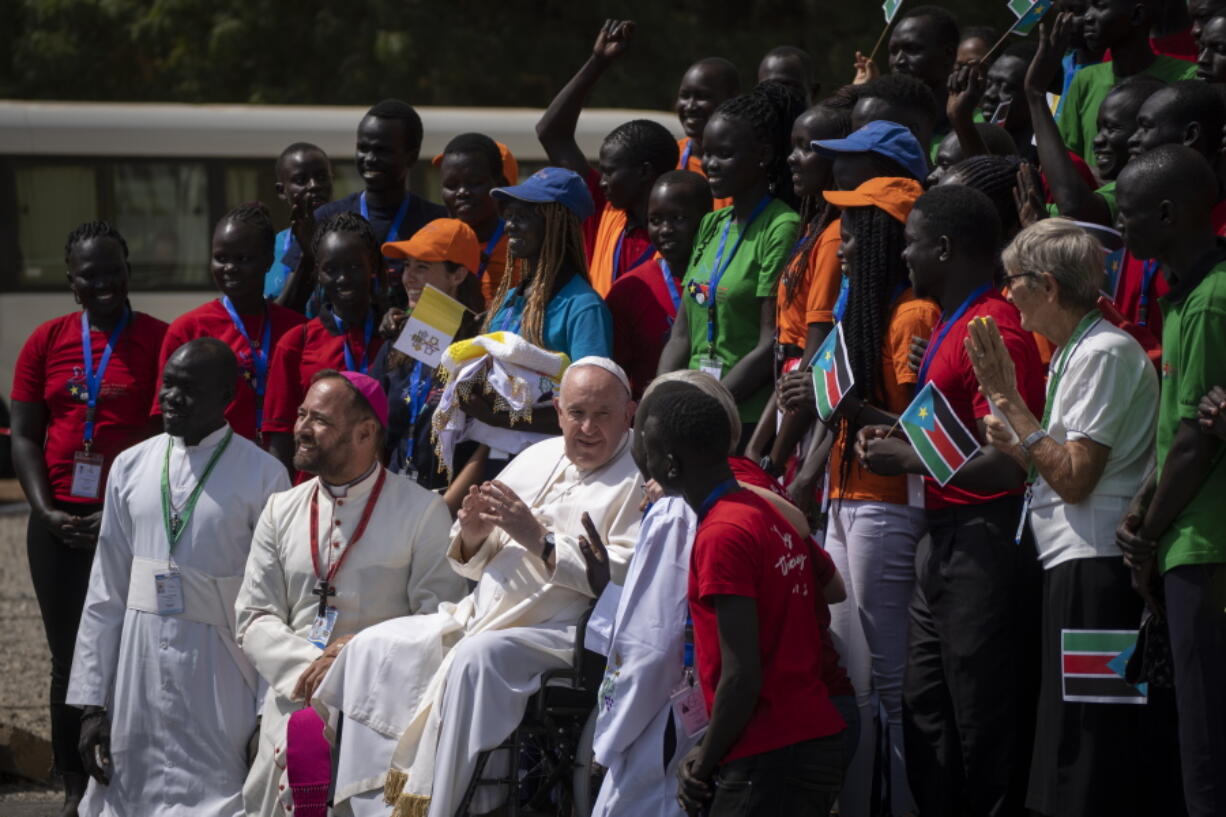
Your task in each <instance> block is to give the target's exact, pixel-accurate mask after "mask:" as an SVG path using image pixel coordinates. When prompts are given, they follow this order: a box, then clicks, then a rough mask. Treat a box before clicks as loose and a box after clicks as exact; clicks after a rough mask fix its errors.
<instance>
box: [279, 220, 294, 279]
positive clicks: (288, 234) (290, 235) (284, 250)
mask: <svg viewBox="0 0 1226 817" xmlns="http://www.w3.org/2000/svg"><path fill="white" fill-rule="evenodd" d="M292 246H294V230H293V228H290V229H289V230H286V231H285V243H284V244H283V245H282V246H281V266H283V267H285V268H286V269H287V270H289V271H290V272H293V271H294V268H293V267H291V266H290V265H289V264H287V263H285V256H286V255H288V254H289V248H290V247H292Z"/></svg>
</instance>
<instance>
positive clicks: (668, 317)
mask: <svg viewBox="0 0 1226 817" xmlns="http://www.w3.org/2000/svg"><path fill="white" fill-rule="evenodd" d="M709 212H711V188H710V187H709V186H708V185H707V179H706V177H705V176H700V175H698V174H697V173H694V172H693V171H690V170H672V171H669V172H668V173H665V174H664V175H663V176H661V177H660V178H659V179H657V180H656V184H655V187H653V188H652V190H651V198H650V199H648V201H647V234H648V235H649V236H650V237H651V243H652V244H653V245H655V248H656V251H657V255H656V257H655V258H652V259H651V260H650V261H648V262H647V263H645V264H641V265H640V266H638V267H635V268H634V269H633V270H631V271H630V272H627V273H626V274H625V275H623V276H621V277H620V278H618V279H617V281H616V282H615V283H614V284H613V287H612V289H610V290H609V294H608V296H606V297H605V303H606V304H607V305H608V307H609V312H611V313H612V314H613V359H614V360H616V361H617V362H618V363H619V364H621V367H622V368H623V369H625V370H626V374H627V375H628V376H629V377H630V391H631V393H632V394H633V395H634V398H635V399H636V400H637V399H638V398H639V397H641V396H642V394H643V390H644V389H646V388H647V384H648V383H650V382H651V381H652V380H654V379H655V376H656V369H657V368H658V366H659V363H660V353H661V352H662V351H664V344H665V343H667V342H668V334H669V332H670V331H671V330H672V328H673V321H674V320H676V318H677V310H678V309H679V308H680V305H681V279H682V278H684V277H685V270H686V266H687V265H688V264H689V262H690V250H692V249H693V247H694V236H695V234H697V232H698V224H699V223H700V222H701V221H702V217H703V216H705V215H706V214H707V213H709Z"/></svg>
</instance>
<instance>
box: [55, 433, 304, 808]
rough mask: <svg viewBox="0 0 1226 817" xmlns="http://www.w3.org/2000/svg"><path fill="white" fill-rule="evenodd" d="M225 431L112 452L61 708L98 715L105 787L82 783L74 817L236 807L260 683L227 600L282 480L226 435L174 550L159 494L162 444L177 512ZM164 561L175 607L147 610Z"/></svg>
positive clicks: (244, 443) (263, 458)
mask: <svg viewBox="0 0 1226 817" xmlns="http://www.w3.org/2000/svg"><path fill="white" fill-rule="evenodd" d="M228 431H229V427H228V426H223V427H222V428H220V429H218V430H217V431H215V432H213V433H212V434H209V435H208V436H207V437H205V438H204V439H203V440H201V441H200V444H199V445H194V446H185V445H184V444H183V440H182V438H178V437H170V436H168V435H166V434H159V435H158V436H156V437H153V438H152V439H149V440H146V441H145V442H143V443H140V444H139V445H136V446H134V447H132V448H130V449H128V450H127V451H125V452H123V453H122V454H120V455H119V456H118V457H116V458H115V464H114V467H112V469H111V476H110V479H109V480H108V482H107V486H106V498H105V506H104V508H103V511H102V528H101V531H100V532H99V534H98V549H97V552H96V553H95V556H94V566H93V571H92V573H91V574H90V583H89V593H88V595H87V596H86V600H85V609H84V612H83V613H82V616H81V627H80V630H79V631H78V632H77V646H76V653H75V654H74V656H73V661H72V678H71V681H70V682H69V689H68V703H69V704H72V705H73V706H105V707H107V709H108V710H109V713H110V718H111V758H112V762H113V772H112V776H111V782H110V785H105V786H104V785H101V784H99V783H97V782H96V781H93V780H91V781H90V783H89V790H88V792H87V793H86V796H85V800H84V801H83V802H82V803H81V807H80V813H81V814H82V815H114V816H115V817H130V816H131V815H139V814H157V815H168V816H169V817H175V816H176V815H182V817H195V815H200V814H209V815H219V816H221V817H232V816H234V817H236V816H237V815H241V814H242V813H243V804H242V798H241V793H242V788H243V781H244V779H245V778H246V777H247V742H248V740H249V738H250V737H251V735H252V733H253V732H254V730H255V727H256V701H257V691H258V690H257V687H258V683H259V682H258V677H257V675H256V673H255V670H254V669H253V668H252V666H251V664H250V663H249V662H248V661H247V659H246V658H245V657H244V656H243V654H242V652H241V651H240V650H239V648H238V645H237V643H236V642H235V631H234V600H235V597H236V596H237V594H238V588H239V585H240V584H241V583H242V579H243V567H244V565H246V563H247V552H248V550H249V548H250V546H251V532H252V530H253V529H254V528H255V524H256V520H257V519H259V516H260V511H261V510H262V509H263V508H264V503H265V501H266V500H267V499H268V497H269V495H271V494H272V493H274V492H276V491H282V490H285V489H286V488H288V487H289V480H288V478H287V477H286V474H285V467H284V466H283V465H281V463H279V462H278V461H277V460H276V459H274V458H273V457H271V456H269V455H268V454H267V453H265V452H264V451H262V450H260V448H259V447H257V446H256V445H255V444H253V443H251V442H250V441H248V440H246V439H244V438H242V437H240V436H238V435H233V436H232V437H231V438H230V442H229V444H228V446H227V447H226V449H225V450H224V451H223V452H222V454H221V456H220V458H219V459H218V460H217V463H216V465H215V466H214V470H213V472H212V475H211V476H210V477H209V479H208V480H207V481H206V482H205V484H204V488H203V491H202V493H201V494H200V498H199V500H198V501H197V503H196V506H195V511H194V513H192V514H191V516H190V517H189V518H188V519H187V520H186V523H185V527H184V528H183V533H182V535H181V538H180V539H179V542H178V544H177V545H176V546H175V549H174V556H173V559H172V558H171V556H170V550H169V539H168V536H167V534H166V528H165V521H164V516H163V512H162V496H161V479H162V469H163V464H164V462H165V457H166V450H167V446H170V461H169V468H168V472H169V485H170V494H171V496H170V499H171V503H172V505H173V506H174V507H182V506H183V505H184V504H185V503H186V500H187V498H188V496H189V495H190V494H191V492H192V490H193V489H194V488H195V487H196V485H197V483H198V481H199V480H200V478H201V476H202V475H203V474H204V471H205V469H206V467H207V464H208V462H209V460H210V458H211V457H212V455H213V454H214V453H215V452H216V451H217V448H218V446H219V445H220V444H221V443H222V441H223V440H224V439H225V437H226V434H227V432H228ZM168 560H170V561H173V564H174V565H175V568H176V569H177V570H178V572H179V573H180V575H181V576H182V585H183V602H184V605H183V606H184V610H183V612H182V613H180V614H177V615H159V614H158V612H157V610H158V605H157V596H156V592H155V586H154V575H155V574H158V573H164V572H166V570H167V564H168Z"/></svg>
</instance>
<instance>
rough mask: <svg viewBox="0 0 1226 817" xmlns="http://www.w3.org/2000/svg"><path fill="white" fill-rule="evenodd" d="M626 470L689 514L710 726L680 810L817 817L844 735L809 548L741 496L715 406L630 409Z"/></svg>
mask: <svg viewBox="0 0 1226 817" xmlns="http://www.w3.org/2000/svg"><path fill="white" fill-rule="evenodd" d="M635 425H636V428H638V429H639V431H638V434H637V435H636V438H635V446H636V450H635V460H636V462H638V463H640V465H641V466H643V467H645V468H646V471H647V476H648V477H649V478H652V479H655V480H656V481H657V482H658V483H659V484H660V486H661V487H662V488H664V490H665V491H667V492H669V493H676V494H680V495H681V496H684V497H685V499H686V502H688V503H689V505H690V506H691V507H693V508H694V510H695V511H696V512H697V513H698V519H699V524H698V532H697V534H696V536H695V539H694V546H693V550H692V556H691V559H692V561H691V564H690V587H689V599H690V614H691V617H692V618H693V622H694V647H695V652H696V659H697V661H696V663H697V669H698V678H699V682H700V685H701V688H702V695H703V700H704V702H705V704H706V707H707V711H709V712H710V723H709V724H708V725H707V727H706V734H705V736H704V737H703V740H702V743H701V744H700V745H699V746H697V747H695V748H694V749H693V750H692V751H691V752H690V753H689V755H687V756H686V758H685V759H684V760H683V761H682V763H681V768H680V771H679V772H678V774H679V776H680V778H681V787H680V796H679V800H680V801H681V805H682V806H683V807H684V808H685V809H686V811H687V812H689V813H690V814H694V813H697V812H698V811H700V810H702V809H703V808H706V809H707V811H706V813H707V814H708V815H710V816H711V817H722V815H732V814H736V815H763V817H766V816H767V815H769V817H778V815H784V814H788V815H791V814H826V813H828V812H829V810H830V807H831V805H833V803H834V800H835V798H836V797H837V796H838V792H839V789H840V787H841V786H842V781H843V767H844V757H845V754H846V746H845V744H844V741H843V737H842V732H843V730H844V729H845V724H844V722H843V719H842V717H840V715H839V713H838V710H836V709H835V707H834V705H833V704H832V703H831V702H830V696H829V693H828V691H827V689H826V687H825V685H824V684H823V683H822V680H821V678H822V673H821V668H822V647H821V644H822V637H821V624H820V623H819V621H818V616H817V605H816V604H815V599H816V597H817V594H818V593H820V592H821V590H820V589H819V587H818V577H816V576H815V572H814V569H813V564H812V563H811V560H812V559H814V552H813V548H814V547H815V546H814V545H813V544H812V543H811V542H810V540H808V539H805V538H803V537H801V536H799V535H798V534H797V533H796V531H795V530H794V529H793V528H792V527H791V526H790V525H789V524H788V523H787V522H786V521H785V520H784V518H783V517H782V516H780V515H779V513H778V512H777V511H776V510H775V509H774V508H773V507H772V506H771V505H770V503H769V502H767V501H766V500H764V499H762V498H761V497H759V496H758V495H757V494H754V493H753V492H751V491H746V490H742V489H740V488H739V486H738V485H737V483H736V480H735V479H734V477H733V475H732V471H731V470H730V469H729V467H728V461H727V458H726V454H727V451H726V448H725V447H724V446H720V445H712V444H711V441H712V440H720V439H728V438H729V437H730V435H731V434H732V428H731V425H730V423H729V418H728V416H727V412H726V411H725V410H724V409H723V407H721V406H720V404H719V402H718V401H717V400H716V399H715V398H714V397H711V396H710V395H707V394H705V393H704V392H703V391H701V390H700V389H698V387H696V386H694V385H692V384H688V383H665V384H662V385H661V386H659V387H658V388H657V389H655V390H654V391H653V392H652V393H651V394H650V395H649V396H648V397H647V399H646V400H644V401H643V405H642V407H641V408H640V409H639V412H638V416H637V418H636V422H635Z"/></svg>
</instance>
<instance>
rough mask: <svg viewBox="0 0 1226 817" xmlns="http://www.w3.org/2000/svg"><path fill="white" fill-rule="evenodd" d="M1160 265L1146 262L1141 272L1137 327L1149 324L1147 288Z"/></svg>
mask: <svg viewBox="0 0 1226 817" xmlns="http://www.w3.org/2000/svg"><path fill="white" fill-rule="evenodd" d="M1161 267H1162V265H1161V264H1159V263H1158V262H1157V261H1153V260H1150V261H1146V262H1145V266H1144V267H1142V271H1141V306H1140V308H1139V309H1138V310H1137V326H1146V325H1148V324H1149V288H1150V286H1151V285H1152V284H1153V283H1154V276H1155V275H1157V274H1158V270H1159V269H1161Z"/></svg>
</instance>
